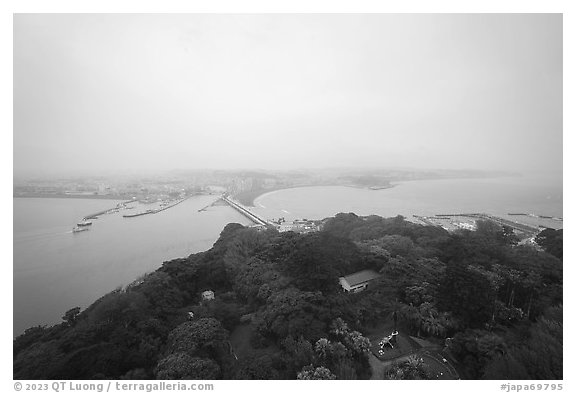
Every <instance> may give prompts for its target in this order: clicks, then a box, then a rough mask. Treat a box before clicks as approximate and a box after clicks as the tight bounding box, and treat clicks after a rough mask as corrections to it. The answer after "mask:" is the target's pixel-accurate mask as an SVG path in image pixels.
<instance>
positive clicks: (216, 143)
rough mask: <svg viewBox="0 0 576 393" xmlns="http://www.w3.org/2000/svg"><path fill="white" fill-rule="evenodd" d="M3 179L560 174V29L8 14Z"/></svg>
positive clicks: (462, 17) (403, 20)
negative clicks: (8, 163)
mask: <svg viewBox="0 0 576 393" xmlns="http://www.w3.org/2000/svg"><path fill="white" fill-rule="evenodd" d="M13 133H14V135H13V136H14V146H13V148H14V176H19V175H25V174H31V173H39V174H42V173H97V172H110V171H112V172H113V171H121V172H124V171H144V172H146V171H164V170H170V169H175V168H182V169H194V168H215V169H233V168H262V169H294V168H319V167H324V168H326V167H358V168H359V167H411V168H439V169H477V170H488V171H492V170H504V171H516V172H523V173H525V172H526V171H536V170H538V171H550V172H557V173H561V172H562V15H561V14H470V15H467V14H429V15H423V14H417V15H416V14H330V15H327V14H262V15H248V14H245V15H222V14H211V15H210V14H204V15H202V14H157V15H155V14H16V15H15V16H14V131H13Z"/></svg>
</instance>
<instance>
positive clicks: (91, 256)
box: [13, 195, 250, 335]
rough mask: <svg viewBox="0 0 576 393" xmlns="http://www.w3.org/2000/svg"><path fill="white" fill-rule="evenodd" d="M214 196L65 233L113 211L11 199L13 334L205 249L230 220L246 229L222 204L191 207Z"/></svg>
mask: <svg viewBox="0 0 576 393" xmlns="http://www.w3.org/2000/svg"><path fill="white" fill-rule="evenodd" d="M216 198H217V196H215V195H203V196H196V197H193V198H190V199H188V200H186V201H184V202H183V203H181V204H179V205H177V206H175V207H173V208H170V209H168V210H165V211H163V212H161V213H158V214H150V215H145V216H140V217H134V218H123V217H122V214H125V213H130V212H132V211H135V210H136V209H134V210H132V211H131V210H121V211H120V212H119V213H114V214H108V215H104V216H100V217H99V218H98V219H97V220H94V221H93V222H94V224H93V225H92V226H91V228H90V230H89V231H85V232H80V233H75V234H74V233H71V230H72V227H73V226H74V225H75V223H76V222H78V221H79V220H81V218H82V217H84V216H86V215H88V214H90V213H96V212H99V211H102V210H106V209H109V208H113V207H114V206H115V205H116V203H117V202H119V201H112V200H96V199H51V198H14V199H13V202H14V325H13V326H14V334H15V335H17V334H19V333H22V332H23V331H24V330H25V329H26V328H28V327H31V326H36V325H39V324H54V323H58V322H61V319H60V318H61V316H62V315H64V312H65V311H66V310H68V309H70V308H72V307H75V306H80V307H82V308H85V307H87V306H88V305H90V304H91V303H92V302H94V301H95V300H96V299H98V298H99V297H101V296H102V295H104V294H106V293H108V292H110V291H111V290H113V289H115V288H117V287H119V286H122V285H125V284H128V283H130V282H132V281H134V280H135V279H136V278H138V277H139V276H141V275H142V274H144V273H146V272H150V271H153V270H155V269H157V268H158V267H160V266H161V264H162V262H163V261H167V260H170V259H173V258H180V257H186V256H188V255H190V254H192V253H195V252H199V251H205V250H207V249H209V248H210V247H211V246H212V245H213V244H214V242H215V241H216V240H217V239H218V236H219V234H220V232H221V231H222V229H223V228H224V226H225V225H226V224H227V223H229V222H238V223H241V224H244V225H249V224H250V222H249V221H248V220H247V219H246V218H244V217H243V216H242V215H240V214H239V213H237V212H236V211H235V210H233V209H232V208H230V207H227V206H214V207H210V208H208V209H207V210H206V211H204V212H198V209H201V208H203V207H204V206H206V205H208V204H210V203H211V202H212V201H214V200H215V199H216Z"/></svg>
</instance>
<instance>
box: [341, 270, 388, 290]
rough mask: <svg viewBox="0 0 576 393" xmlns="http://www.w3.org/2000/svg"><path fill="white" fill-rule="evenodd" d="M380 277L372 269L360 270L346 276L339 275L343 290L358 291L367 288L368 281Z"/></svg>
mask: <svg viewBox="0 0 576 393" xmlns="http://www.w3.org/2000/svg"><path fill="white" fill-rule="evenodd" d="M378 277H380V275H379V274H378V273H376V272H375V271H374V270H361V271H359V272H356V273H354V274H350V275H348V276H344V277H340V285H341V286H342V288H343V289H344V291H345V292H360V291H363V290H364V289H366V288H368V284H369V282H370V281H372V280H374V279H375V278H378Z"/></svg>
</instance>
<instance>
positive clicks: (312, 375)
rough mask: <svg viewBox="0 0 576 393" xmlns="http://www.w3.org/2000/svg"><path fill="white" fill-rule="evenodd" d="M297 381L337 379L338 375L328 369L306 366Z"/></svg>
mask: <svg viewBox="0 0 576 393" xmlns="http://www.w3.org/2000/svg"><path fill="white" fill-rule="evenodd" d="M296 379H336V375H334V374H332V372H331V371H330V370H329V369H327V368H326V367H322V366H320V367H316V368H314V366H312V365H311V364H310V365H308V366H305V367H304V368H303V369H302V371H300V372H299V373H298V375H297V377H296Z"/></svg>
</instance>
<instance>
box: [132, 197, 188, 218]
mask: <svg viewBox="0 0 576 393" xmlns="http://www.w3.org/2000/svg"><path fill="white" fill-rule="evenodd" d="M188 198H190V196H188V197H186V198H182V199H179V200H177V201H176V202H174V203H172V204H170V205H167V206H164V207H161V208H159V209H149V210H146V211H145V212H140V213H133V214H124V215H123V216H122V217H124V218H132V217H138V216H143V215H146V214H156V213H160V212H161V211H164V210H167V209H170V208H171V207H174V206H176V205H179V204H180V203H182V202H184V201H185V200H186V199H188Z"/></svg>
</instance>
